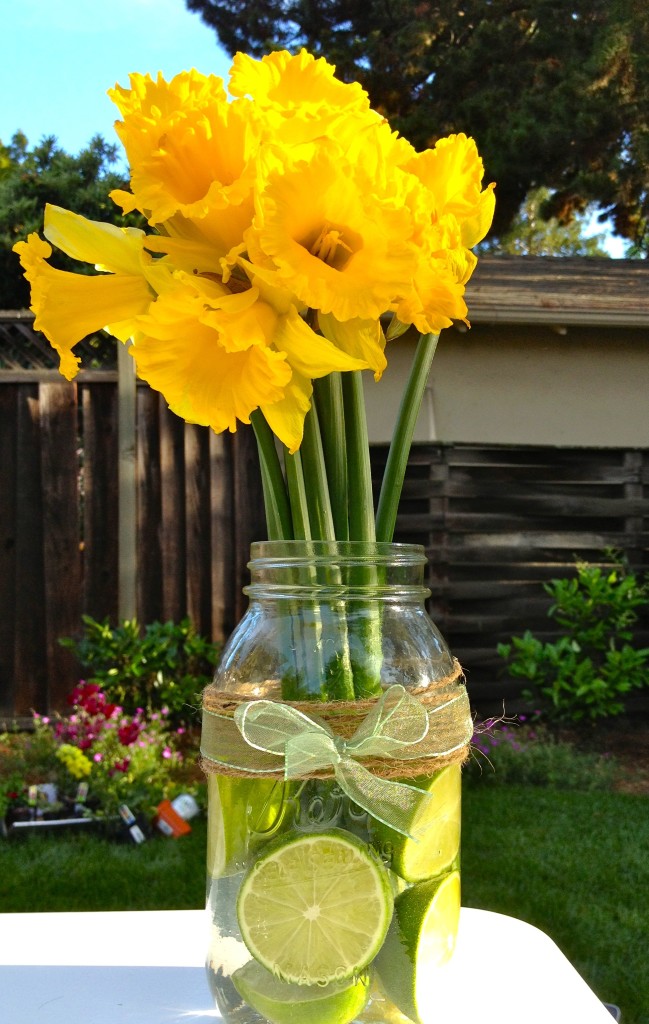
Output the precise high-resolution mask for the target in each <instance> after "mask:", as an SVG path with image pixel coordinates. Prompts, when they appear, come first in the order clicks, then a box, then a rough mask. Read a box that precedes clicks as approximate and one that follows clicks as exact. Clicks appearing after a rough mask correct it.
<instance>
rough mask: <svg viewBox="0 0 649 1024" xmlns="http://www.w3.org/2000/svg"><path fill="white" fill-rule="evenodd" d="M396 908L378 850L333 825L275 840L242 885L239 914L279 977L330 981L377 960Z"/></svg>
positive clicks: (252, 943)
mask: <svg viewBox="0 0 649 1024" xmlns="http://www.w3.org/2000/svg"><path fill="white" fill-rule="evenodd" d="M392 907H393V898H392V889H391V886H390V880H389V878H388V872H387V870H386V868H384V867H383V865H382V864H381V863H380V861H379V860H378V859H377V857H376V855H375V853H374V851H373V850H372V849H371V847H368V846H366V844H365V843H363V842H361V840H360V839H357V838H356V837H355V836H353V835H351V834H350V833H349V832H344V831H342V830H341V829H331V830H330V831H327V832H317V833H309V834H307V835H298V836H293V837H291V838H288V839H287V838H284V837H281V836H280V837H279V838H278V839H277V840H275V841H274V842H272V843H269V845H268V846H267V847H266V849H265V850H264V851H263V853H262V854H260V856H259V858H258V859H257V861H256V862H255V864H254V865H253V866H252V868H251V869H250V870H249V871H248V873H247V874H246V875H245V877H244V879H243V882H242V883H241V889H240V890H239V896H238V899H237V916H238V919H239V927H240V928H241V935H242V937H243V940H244V942H245V944H246V946H247V947H248V949H249V950H250V953H251V954H252V956H253V957H254V958H255V959H256V960H258V961H259V963H260V964H262V965H263V966H264V967H266V968H267V969H268V970H269V971H272V973H273V974H274V975H275V976H276V977H279V978H281V979H283V980H284V981H290V982H293V983H295V984H298V985H326V984H328V983H329V982H331V981H343V980H344V979H346V978H351V977H353V976H354V975H356V976H358V975H360V974H361V972H362V971H363V970H364V968H365V967H367V965H368V964H369V962H370V960H373V959H374V957H375V956H376V954H377V953H378V951H379V949H380V948H381V944H382V943H383V940H384V938H385V936H386V933H387V930H388V927H389V924H390V920H391V917H392Z"/></svg>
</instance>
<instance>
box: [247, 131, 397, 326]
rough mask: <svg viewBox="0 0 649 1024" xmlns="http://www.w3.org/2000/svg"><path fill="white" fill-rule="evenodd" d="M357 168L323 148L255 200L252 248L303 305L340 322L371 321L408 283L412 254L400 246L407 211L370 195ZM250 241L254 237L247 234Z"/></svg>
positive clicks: (276, 177)
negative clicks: (273, 268)
mask: <svg viewBox="0 0 649 1024" xmlns="http://www.w3.org/2000/svg"><path fill="white" fill-rule="evenodd" d="M364 184H365V183H364V181H363V179H362V178H361V180H358V177H357V175H356V174H355V167H354V166H353V165H349V164H347V162H346V161H345V160H344V158H343V157H342V155H341V154H340V153H339V151H337V150H336V149H335V148H326V147H324V146H323V147H322V149H321V150H320V151H319V152H318V153H317V155H316V156H315V157H314V158H313V159H312V160H311V161H310V162H309V163H306V162H301V161H300V162H298V163H296V164H295V165H294V166H289V167H287V168H286V170H285V171H284V172H283V173H282V172H275V173H272V174H270V175H269V178H268V181H267V182H266V187H265V188H264V190H263V192H262V194H261V195H259V196H258V199H257V210H256V213H255V220H254V222H253V227H252V229H251V232H249V234H248V236H247V237H246V241H247V243H248V247H249V252H250V251H251V250H252V251H254V249H253V247H254V245H257V246H258V248H259V250H261V252H262V253H264V254H266V256H268V257H270V258H271V260H272V261H273V264H274V266H275V268H276V269H277V271H278V274H279V277H280V279H281V280H282V282H283V283H284V285H285V287H286V288H288V289H290V290H291V291H292V292H294V293H295V295H297V297H298V299H299V300H300V301H301V302H303V303H304V304H305V305H306V306H309V307H310V308H312V309H317V310H319V311H320V312H322V313H333V314H334V316H335V317H336V318H337V319H339V320H350V319H352V318H356V317H360V318H362V319H376V318H378V317H379V316H380V315H381V314H382V313H383V312H384V311H385V310H386V309H388V308H389V307H390V303H391V301H392V300H393V298H394V296H395V295H399V294H400V293H402V292H403V291H405V290H406V289H407V288H408V287H409V284H410V280H411V277H412V274H413V273H414V269H415V263H416V252H415V250H414V249H413V248H412V247H411V246H409V245H408V244H407V242H404V239H407V238H408V235H409V234H410V232H411V217H410V212H409V211H408V209H406V208H405V207H401V208H396V207H395V204H394V203H393V202H392V201H391V200H382V199H381V198H380V197H379V196H377V195H372V194H370V195H368V194H367V192H366V191H365V190H364V188H363V187H362V186H363V185H364ZM251 236H254V237H251Z"/></svg>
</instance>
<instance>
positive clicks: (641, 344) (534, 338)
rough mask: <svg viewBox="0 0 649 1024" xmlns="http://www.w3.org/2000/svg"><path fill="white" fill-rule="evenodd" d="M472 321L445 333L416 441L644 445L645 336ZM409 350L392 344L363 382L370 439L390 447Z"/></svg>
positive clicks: (648, 440) (647, 440) (647, 429)
mask: <svg viewBox="0 0 649 1024" xmlns="http://www.w3.org/2000/svg"><path fill="white" fill-rule="evenodd" d="M564 330H565V333H559V332H558V331H557V330H553V329H552V328H550V327H544V326H530V327H519V326H512V325H502V326H490V325H483V324H477V325H474V326H473V327H472V329H471V330H470V331H467V332H466V333H460V332H459V331H457V330H456V329H454V328H451V329H449V330H446V331H443V332H442V335H441V337H440V342H439V346H438V349H437V353H436V355H435V359H434V362H433V370H432V373H431V376H430V379H429V381H428V386H427V389H426V393H425V396H424V402H423V406H422V411H421V414H420V417H419V420H418V423H417V430H416V435H415V440H418V441H449V442H451V441H458V442H469V443H482V444H549V445H567V446H572V445H574V446H579V445H584V446H586V447H591V446H592V447H598V446H602V447H649V332H648V331H645V330H642V329H623V330H621V329H606V328H584V327H567V328H565V329H564V328H561V331H562V332H563V331H564ZM413 352H414V341H410V340H409V339H408V338H407V337H406V338H402V339H399V340H398V341H394V342H391V343H390V345H389V346H388V369H387V370H386V372H385V374H384V375H383V379H382V380H381V382H380V383H379V384H374V382H373V379H372V377H371V375H368V376H367V379H366V382H365V393H366V399H367V408H368V428H369V432H370V438H371V440H373V441H388V440H389V439H390V436H391V430H392V426H393V424H394V420H395V417H396V413H397V409H398V406H399V401H400V396H401V392H402V389H403V383H404V381H405V379H406V375H407V372H408V368H409V365H410V362H411V360H412V354H413Z"/></svg>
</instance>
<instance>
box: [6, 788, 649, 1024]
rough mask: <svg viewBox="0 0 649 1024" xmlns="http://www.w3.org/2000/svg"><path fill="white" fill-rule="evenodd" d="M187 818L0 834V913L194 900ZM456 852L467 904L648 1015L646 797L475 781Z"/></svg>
mask: <svg viewBox="0 0 649 1024" xmlns="http://www.w3.org/2000/svg"><path fill="white" fill-rule="evenodd" d="M193 824H194V829H193V831H192V833H191V835H189V836H186V837H183V838H182V839H179V840H171V839H164V838H163V837H157V838H156V839H155V840H152V841H150V842H148V843H146V844H145V845H143V846H141V847H136V846H127V845H119V844H116V843H114V842H111V841H110V840H105V839H101V838H99V837H96V836H91V835H88V834H84V835H77V836H70V837H65V836H63V835H60V834H59V835H56V836H54V837H52V838H48V837H47V836H45V835H36V836H33V837H20V838H14V839H12V840H10V841H0V911H3V912H9V911H14V912H21V911H29V910H48V911H53V910H103V909H105V910H119V909H163V908H186V907H188V908H191V907H201V906H202V905H203V899H204V849H205V823H204V822H203V821H199V822H198V823H193ZM462 849H463V903H464V904H465V905H466V906H471V907H482V908H485V909H488V910H496V911H500V912H502V913H507V914H512V915H514V916H516V917H519V918H522V919H523V920H526V921H529V922H530V923H531V924H534V925H537V927H539V928H541V929H542V930H543V931H545V932H547V934H549V935H550V936H551V937H552V938H553V939H554V941H555V942H556V943H557V944H558V945H559V946H560V948H561V949H562V950H563V952H564V953H565V954H566V956H567V957H568V958H569V959H570V960H571V961H572V963H573V964H574V965H575V967H576V968H577V970H578V971H579V972H580V973H581V974H582V976H583V977H584V978H585V979H586V981H587V982H588V983H589V985H590V986H591V987H592V988H593V989H594V990H595V991H596V992H597V993H598V994H599V995H600V996H601V998H602V999H603V1000H605V1001H606V1002H613V1003H617V1004H618V1005H619V1006H620V1007H621V1008H622V1013H623V1024H649V1009H648V1008H649V971H647V953H646V951H647V948H648V946H649V909H648V907H647V898H646V894H647V892H649V799H647V797H645V796H631V795H627V794H619V793H608V792H603V793H598V792H595V793H584V792H575V791H571V792H564V791H558V790H551V789H542V788H538V787H533V786H525V787H523V786H513V785H506V786H489V785H486V784H485V785H480V783H479V782H477V783H475V784H473V785H471V786H468V787H467V788H466V792H465V800H464V835H463V844H462ZM496 982H497V979H494V984H495V983H496ZM487 997H488V996H487V995H485V998H487Z"/></svg>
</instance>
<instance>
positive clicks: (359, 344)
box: [318, 313, 388, 380]
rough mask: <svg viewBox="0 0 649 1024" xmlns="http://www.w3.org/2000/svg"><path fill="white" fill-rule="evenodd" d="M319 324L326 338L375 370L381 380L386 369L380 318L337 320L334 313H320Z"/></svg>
mask: <svg viewBox="0 0 649 1024" xmlns="http://www.w3.org/2000/svg"><path fill="white" fill-rule="evenodd" d="M318 325H319V327H320V330H321V331H322V333H323V334H324V336H325V338H328V339H329V341H331V342H333V344H334V345H336V347H337V348H339V349H341V350H342V351H343V352H347V354H348V355H350V356H353V357H354V358H355V359H358V360H360V361H361V362H362V363H363V369H365V368H366V367H369V368H370V369H371V370H374V379H375V380H380V379H381V376H382V374H383V371H384V370H385V368H386V366H387V365H388V364H387V360H386V358H385V353H384V351H383V350H384V348H385V335H384V334H383V330H382V328H381V322H380V320H360V319H354V320H345V321H340V320H336V318H335V316H334V315H333V314H332V313H319V314H318Z"/></svg>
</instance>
